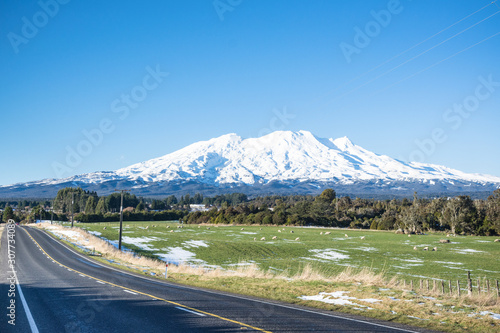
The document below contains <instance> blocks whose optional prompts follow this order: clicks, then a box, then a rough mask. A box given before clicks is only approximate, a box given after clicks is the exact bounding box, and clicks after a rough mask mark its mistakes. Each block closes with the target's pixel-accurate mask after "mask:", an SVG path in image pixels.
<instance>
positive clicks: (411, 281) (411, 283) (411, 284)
mask: <svg viewBox="0 0 500 333" xmlns="http://www.w3.org/2000/svg"><path fill="white" fill-rule="evenodd" d="M410 286H411V291H413V280H410ZM497 286H498V282H497Z"/></svg>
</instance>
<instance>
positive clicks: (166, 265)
mask: <svg viewBox="0 0 500 333" xmlns="http://www.w3.org/2000/svg"><path fill="white" fill-rule="evenodd" d="M167 271H168V262H167V263H166V264H165V279H166V278H167Z"/></svg>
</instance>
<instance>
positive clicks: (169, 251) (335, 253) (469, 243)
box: [76, 222, 500, 282]
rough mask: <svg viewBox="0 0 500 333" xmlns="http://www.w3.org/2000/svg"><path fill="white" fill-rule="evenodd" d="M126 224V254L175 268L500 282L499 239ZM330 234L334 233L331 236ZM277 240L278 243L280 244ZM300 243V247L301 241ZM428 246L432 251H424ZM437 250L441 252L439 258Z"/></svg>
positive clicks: (96, 228) (109, 226)
mask: <svg viewBox="0 0 500 333" xmlns="http://www.w3.org/2000/svg"><path fill="white" fill-rule="evenodd" d="M123 225H124V229H123V236H124V238H123V241H122V242H123V245H124V246H125V247H127V248H129V249H132V250H134V251H135V252H137V253H140V254H141V255H145V256H151V257H155V258H159V259H163V260H166V261H169V262H171V263H179V262H184V263H191V264H194V265H203V266H208V267H211V266H212V267H213V266H220V267H223V268H226V269H231V267H234V266H236V265H244V264H249V263H256V264H257V265H258V266H259V268H260V269H262V270H271V271H275V272H276V273H283V272H285V273H286V274H288V275H290V276H292V275H294V274H295V273H297V272H298V271H299V270H301V269H302V268H303V267H304V266H305V265H306V264H310V265H311V266H312V267H313V268H315V269H316V270H318V271H320V272H321V273H322V274H323V275H325V276H329V275H333V274H337V273H339V272H341V271H343V270H345V269H346V267H347V266H351V267H354V268H363V267H368V268H372V269H373V270H374V271H375V272H381V271H382V272H384V273H385V274H386V275H387V276H389V277H392V276H395V275H397V276H399V277H400V278H401V279H408V280H409V279H413V280H417V279H421V278H422V279H424V278H425V279H427V278H428V279H443V280H452V281H456V280H460V281H464V282H465V279H466V276H467V271H471V274H472V277H473V278H478V277H480V278H487V279H491V280H496V279H500V243H498V242H496V243H495V242H494V239H495V238H494V237H474V236H457V237H449V238H448V239H450V241H451V243H447V244H440V243H439V240H440V239H447V237H446V235H443V234H430V235H411V237H408V236H407V235H401V234H395V233H393V232H380V231H370V230H346V229H325V228H299V227H280V228H278V227H276V226H219V227H215V226H200V227H198V225H184V226H183V228H182V229H179V228H177V226H178V225H179V224H178V223H175V222H124V223H123ZM153 225H156V227H153ZM76 226H78V227H81V228H83V229H86V230H88V231H91V232H97V233H100V234H98V235H99V236H100V237H104V238H106V239H108V240H110V241H117V240H118V226H119V224H118V223H77V224H76ZM146 226H148V229H146ZM167 226H169V228H167ZM104 227H106V229H105V230H104ZM242 228H243V230H242ZM283 229H284V230H283ZM172 230H173V232H171V231H172ZM278 230H281V232H278ZM291 231H293V233H291ZM321 232H323V235H320V233H321ZM325 232H330V233H331V234H329V235H325V234H324V233H325ZM346 234H347V235H348V237H345V235H346ZM273 236H276V237H277V239H275V240H272V237H273ZM262 237H265V240H261V238H262ZM297 237H299V238H300V240H295V239H296V238H297ZM361 237H364V239H361ZM254 238H255V239H256V240H254ZM415 246H416V247H417V250H414V247H415ZM424 247H428V248H429V250H428V251H424V250H423V249H424ZM434 247H436V248H437V251H431V249H432V248H434Z"/></svg>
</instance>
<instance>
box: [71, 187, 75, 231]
mask: <svg viewBox="0 0 500 333" xmlns="http://www.w3.org/2000/svg"><path fill="white" fill-rule="evenodd" d="M74 203H75V192H71V228H73V204H74Z"/></svg>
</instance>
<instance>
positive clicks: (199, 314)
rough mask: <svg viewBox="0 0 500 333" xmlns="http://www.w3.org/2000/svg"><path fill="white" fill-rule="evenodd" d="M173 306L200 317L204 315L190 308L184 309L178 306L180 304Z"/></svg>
mask: <svg viewBox="0 0 500 333" xmlns="http://www.w3.org/2000/svg"><path fill="white" fill-rule="evenodd" d="M175 308H176V309H179V310H182V311H186V312H189V313H193V314H195V315H198V316H200V317H205V315H204V314H203V313H199V312H196V311H191V310H188V309H185V308H183V307H180V306H176V307H175Z"/></svg>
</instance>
